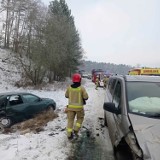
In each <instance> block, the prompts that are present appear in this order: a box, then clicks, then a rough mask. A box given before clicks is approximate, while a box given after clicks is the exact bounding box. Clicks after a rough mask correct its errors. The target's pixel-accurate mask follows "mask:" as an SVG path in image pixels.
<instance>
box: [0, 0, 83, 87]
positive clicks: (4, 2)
mask: <svg viewBox="0 0 160 160" xmlns="http://www.w3.org/2000/svg"><path fill="white" fill-rule="evenodd" d="M0 2H1V7H0V13H4V15H5V17H4V19H3V21H1V22H0V23H2V30H3V32H1V33H3V34H1V35H0V42H1V46H2V45H3V47H4V48H5V49H11V50H12V51H13V52H14V53H15V54H14V55H15V56H16V58H17V63H16V65H17V66H19V67H20V68H21V69H22V71H23V72H22V73H23V75H22V77H23V78H24V79H25V80H26V81H27V80H29V81H31V82H32V84H34V85H38V84H41V83H42V82H43V80H44V77H45V78H47V79H48V81H49V83H52V82H54V81H55V80H58V81H61V80H64V79H65V77H67V76H70V75H71V74H72V73H73V72H75V71H76V70H77V69H78V66H79V65H80V64H81V60H82V59H83V49H82V46H81V40H80V36H79V33H78V30H77V29H76V26H75V22H74V17H73V15H72V14H71V10H70V9H69V8H68V5H67V3H66V2H65V0H59V1H58V0H54V1H51V2H50V5H49V6H48V7H46V6H45V5H44V4H43V3H42V2H41V1H40V0H1V1H0Z"/></svg>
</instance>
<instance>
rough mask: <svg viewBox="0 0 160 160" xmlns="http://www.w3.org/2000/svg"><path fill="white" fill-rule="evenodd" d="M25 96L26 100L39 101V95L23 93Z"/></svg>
mask: <svg viewBox="0 0 160 160" xmlns="http://www.w3.org/2000/svg"><path fill="white" fill-rule="evenodd" d="M23 98H24V100H25V102H38V101H39V97H37V96H34V95H31V94H25V95H23Z"/></svg>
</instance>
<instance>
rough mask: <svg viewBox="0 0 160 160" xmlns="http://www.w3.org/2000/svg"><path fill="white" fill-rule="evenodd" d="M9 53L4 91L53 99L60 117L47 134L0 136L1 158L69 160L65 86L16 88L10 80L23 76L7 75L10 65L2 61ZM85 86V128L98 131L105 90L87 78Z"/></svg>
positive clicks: (0, 87) (1, 85)
mask: <svg viewBox="0 0 160 160" xmlns="http://www.w3.org/2000/svg"><path fill="white" fill-rule="evenodd" d="M6 54H7V52H4V51H3V50H1V49H0V66H1V68H0V75H1V83H0V92H6V91H25V92H31V93H33V94H36V95H38V96H40V97H46V98H52V99H54V100H55V101H56V103H57V109H56V111H55V112H57V114H58V115H59V117H58V118H56V119H54V120H53V121H51V122H49V123H48V124H47V126H45V127H44V131H41V132H39V133H37V134H35V133H32V132H30V133H26V134H23V135H21V134H20V132H19V131H17V132H15V133H9V134H0V157H3V158H2V159H3V160H67V157H68V156H69V154H70V150H71V143H69V142H68V139H67V136H66V130H65V127H66V124H67V118H66V114H65V113H64V112H63V109H64V106H65V105H66V104H67V99H66V98H65V96H64V94H65V85H64V87H61V88H60V89H58V87H56V86H55V85H57V84H53V85H50V86H49V87H48V88H45V89H41V90H35V89H31V88H30V89H23V88H16V87H13V85H10V83H9V82H8V79H9V78H10V80H11V79H12V80H14V79H15V78H18V79H19V78H20V77H18V74H16V72H14V73H13V74H11V75H10V77H8V75H6V74H4V73H6V72H7V71H6V69H5V70H4V69H3V68H6V67H7V64H6V63H5V62H3V63H2V60H3V59H5V57H6ZM10 67H11V66H10ZM83 84H84V86H85V87H86V90H87V92H88V94H89V99H88V101H87V104H86V106H85V119H84V123H83V126H85V127H86V128H88V129H90V130H95V125H96V121H97V118H98V117H103V109H102V104H103V99H104V90H103V89H102V88H100V89H99V90H95V85H94V84H93V83H92V82H91V80H87V79H84V80H83Z"/></svg>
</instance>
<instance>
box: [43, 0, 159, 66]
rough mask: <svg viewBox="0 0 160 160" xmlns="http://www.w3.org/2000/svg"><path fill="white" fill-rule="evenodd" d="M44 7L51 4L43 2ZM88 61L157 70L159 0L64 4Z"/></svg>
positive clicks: (86, 0)
mask: <svg viewBox="0 0 160 160" xmlns="http://www.w3.org/2000/svg"><path fill="white" fill-rule="evenodd" d="M42 1H43V2H44V3H45V4H46V5H48V4H49V1H50V0H42ZM66 3H67V4H68V7H69V9H71V12H72V15H73V16H74V18H75V25H76V27H77V29H78V31H79V33H80V37H81V40H82V47H83V49H84V50H85V52H86V57H87V60H91V61H97V62H106V63H114V64H126V65H132V66H137V65H140V66H141V67H144V66H148V67H160V32H159V31H160V10H159V7H160V1H159V0H66Z"/></svg>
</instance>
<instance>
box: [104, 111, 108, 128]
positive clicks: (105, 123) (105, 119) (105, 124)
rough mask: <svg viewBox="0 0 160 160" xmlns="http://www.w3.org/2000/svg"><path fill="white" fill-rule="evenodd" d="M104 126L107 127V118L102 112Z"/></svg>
mask: <svg viewBox="0 0 160 160" xmlns="http://www.w3.org/2000/svg"><path fill="white" fill-rule="evenodd" d="M104 126H106V127H108V124H107V118H106V115H105V113H104Z"/></svg>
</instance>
